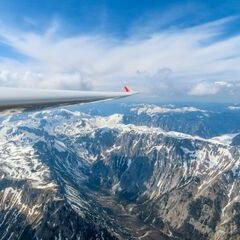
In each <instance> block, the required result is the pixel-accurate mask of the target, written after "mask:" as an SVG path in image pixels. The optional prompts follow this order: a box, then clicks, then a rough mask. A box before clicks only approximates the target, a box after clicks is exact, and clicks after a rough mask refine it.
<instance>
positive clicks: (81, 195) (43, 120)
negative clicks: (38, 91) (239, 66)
mask: <svg viewBox="0 0 240 240" xmlns="http://www.w3.org/2000/svg"><path fill="white" fill-rule="evenodd" d="M101 104H102V106H104V105H105V108H106V109H107V110H105V108H104V107H101V108H99V105H89V106H85V107H82V108H81V107H80V108H79V109H72V110H71V111H70V110H67V109H56V110H53V111H50V110H49V111H42V112H30V113H22V114H18V115H13V116H2V119H1V125H0V143H1V144H0V159H1V160H0V239H2V240H5V239H13V240H15V239H22V240H25V239H30V240H31V239H34V240H35V239H36V240H37V239H43V240H45V239H87V240H88V239H143V240H144V239H145V240H148V239H149V240H151V239H154V240H158V239H163V240H165V239H179V240H180V239H186V240H187V239H189V240H190V239H203V240H205V239H214V240H220V239H221V240H225V239H226V240H227V239H232V240H235V239H239V238H240V193H239V192H240V124H239V120H240V111H239V109H238V106H236V105H231V106H223V107H221V108H219V107H218V108H216V107H215V106H214V107H212V108H211V109H210V108H209V107H208V108H200V107H199V106H173V105H153V104H113V105H111V104H108V103H101ZM101 104H100V105H101Z"/></svg>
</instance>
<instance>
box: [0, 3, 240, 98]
mask: <svg viewBox="0 0 240 240" xmlns="http://www.w3.org/2000/svg"><path fill="white" fill-rule="evenodd" d="M239 13H240V2H239V1H237V0H236V1H233V0H232V1H222V0H215V1H213V0H210V1H171V0H168V1H163V0H158V1H157V0H156V1H153V0H148V1H146V0H145V1H143V0H142V1H141V0H138V1H135V0H131V1H125V0H121V1H120V0H119V1H116V0H111V1H110V0H105V1H93V0H88V1H86V0H85V1H83V0H78V1H76V0H65V1H63V0H62V1H59V0H48V1H47V0H41V1H38V0H12V1H8V0H2V1H0V84H1V85H2V86H17V87H33V88H36V87H37V88H59V89H65V88H67V89H85V90H86V89H87V90H91V89H94V90H96V89H99V90H103V89H106V90H119V88H121V87H122V86H123V85H124V84H126V83H128V84H129V85H130V86H132V87H133V88H134V89H136V90H139V91H141V92H142V93H144V96H145V97H146V96H148V98H149V99H151V98H155V99H158V98H160V99H162V100H164V101H188V100H189V101H215V102H216V101H237V102H239V101H240V97H239V94H238V93H239V90H240V78H239V76H240V69H239V65H240V33H239V29H240V28H239V27H240V15H239Z"/></svg>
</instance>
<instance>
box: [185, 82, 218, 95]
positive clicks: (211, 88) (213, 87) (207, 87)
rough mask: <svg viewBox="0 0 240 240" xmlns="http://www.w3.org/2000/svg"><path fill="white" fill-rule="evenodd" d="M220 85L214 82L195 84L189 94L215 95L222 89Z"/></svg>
mask: <svg viewBox="0 0 240 240" xmlns="http://www.w3.org/2000/svg"><path fill="white" fill-rule="evenodd" d="M220 89H221V88H220V86H218V85H217V84H214V83H207V82H202V83H198V84H197V85H196V86H194V87H193V88H192V89H191V90H190V91H189V92H188V94H189V95H195V96H204V95H215V94H217V93H218V92H219V91H220Z"/></svg>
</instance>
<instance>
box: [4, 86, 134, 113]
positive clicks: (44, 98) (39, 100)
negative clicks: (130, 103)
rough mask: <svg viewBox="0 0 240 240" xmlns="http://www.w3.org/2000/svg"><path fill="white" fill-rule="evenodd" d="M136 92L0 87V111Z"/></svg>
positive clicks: (71, 103)
mask: <svg viewBox="0 0 240 240" xmlns="http://www.w3.org/2000/svg"><path fill="white" fill-rule="evenodd" d="M136 93H137V92H132V91H125V92H97V91H70V90H34V89H20V88H0V111H6V110H18V109H20V110H28V109H29V110H34V109H43V108H48V107H57V106H64V105H74V104H79V103H89V102H97V101H102V100H107V99H114V98H123V97H128V96H131V95H134V94H136Z"/></svg>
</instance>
